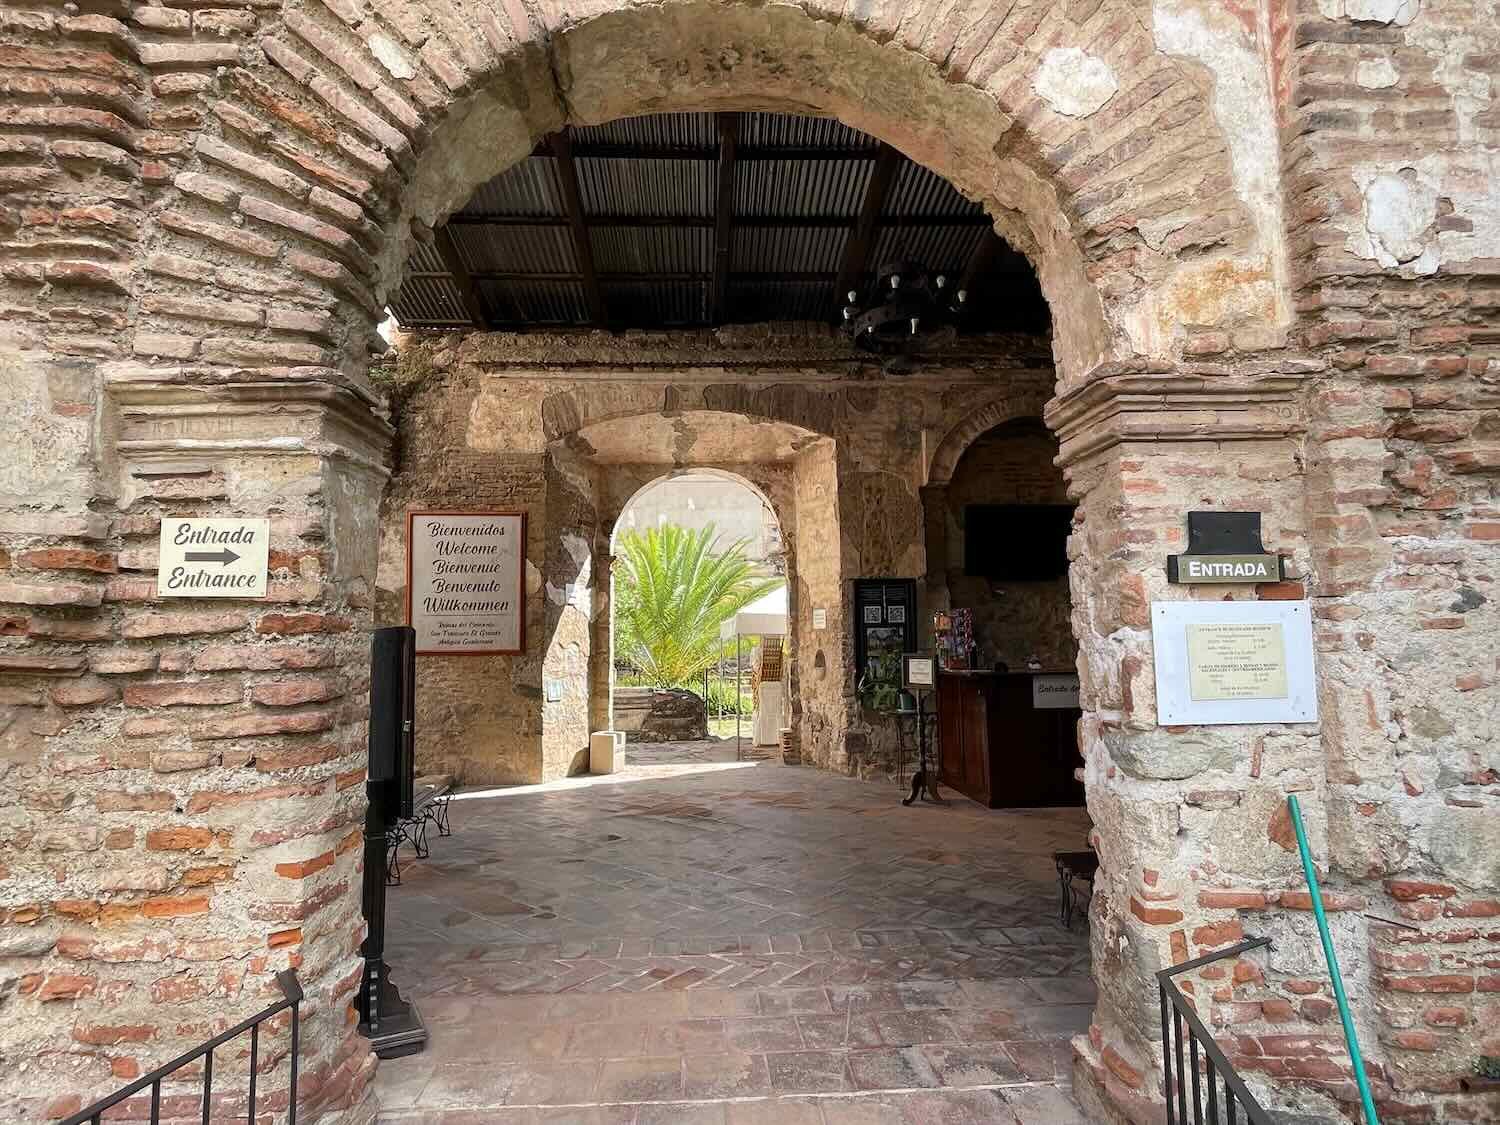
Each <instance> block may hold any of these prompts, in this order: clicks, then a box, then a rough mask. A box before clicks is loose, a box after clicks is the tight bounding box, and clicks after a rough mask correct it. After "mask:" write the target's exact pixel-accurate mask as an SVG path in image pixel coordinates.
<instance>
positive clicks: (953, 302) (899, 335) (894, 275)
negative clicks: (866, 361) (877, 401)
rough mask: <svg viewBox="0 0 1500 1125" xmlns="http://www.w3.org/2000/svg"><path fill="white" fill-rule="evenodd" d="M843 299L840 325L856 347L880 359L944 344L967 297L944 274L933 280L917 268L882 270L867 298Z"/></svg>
mask: <svg viewBox="0 0 1500 1125" xmlns="http://www.w3.org/2000/svg"><path fill="white" fill-rule="evenodd" d="M845 296H846V297H847V298H848V299H849V303H848V304H847V305H845V306H844V325H845V327H846V328H848V330H849V334H850V336H852V337H853V339H854V343H855V344H856V345H857V346H858V347H861V348H864V349H865V350H866V351H870V352H875V353H876V354H878V355H908V354H910V353H912V352H919V351H926V350H928V349H931V348H933V347H935V346H937V345H940V344H945V343H947V342H948V341H949V340H951V339H952V338H953V337H954V336H955V335H957V332H958V329H957V322H958V318H959V315H960V314H961V313H962V312H963V309H964V302H965V301H967V300H968V297H969V294H968V293H967V292H966V291H965V290H964V289H962V288H960V287H959V286H957V285H955V284H954V282H953V280H952V279H951V278H949V277H948V276H947V275H945V274H941V273H940V274H937V275H935V276H934V275H931V274H929V273H928V271H927V267H926V266H924V265H922V264H921V263H920V262H913V261H903V262H891V263H889V264H887V265H883V266H881V267H880V270H879V272H878V273H877V274H876V275H875V286H874V288H873V290H872V291H871V293H870V298H869V300H868V301H867V302H865V303H864V304H863V305H861V304H860V300H859V293H858V292H857V291H856V290H853V289H851V290H849V292H848V293H846V294H845Z"/></svg>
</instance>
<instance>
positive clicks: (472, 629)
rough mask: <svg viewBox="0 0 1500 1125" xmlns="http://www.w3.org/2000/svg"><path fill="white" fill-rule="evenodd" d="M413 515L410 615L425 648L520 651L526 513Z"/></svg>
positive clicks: (409, 527) (434, 650)
mask: <svg viewBox="0 0 1500 1125" xmlns="http://www.w3.org/2000/svg"><path fill="white" fill-rule="evenodd" d="M406 519H407V524H406V552H407V554H406V566H407V575H406V616H407V621H408V622H409V623H410V624H411V626H412V627H413V628H414V629H415V630H416V631H417V652H418V654H432V653H484V652H489V653H516V652H520V651H521V649H522V648H523V647H524V645H525V624H524V622H525V596H524V592H523V589H522V578H523V569H522V568H523V559H524V558H525V555H526V516H525V514H524V513H521V512H409V513H407V517H406Z"/></svg>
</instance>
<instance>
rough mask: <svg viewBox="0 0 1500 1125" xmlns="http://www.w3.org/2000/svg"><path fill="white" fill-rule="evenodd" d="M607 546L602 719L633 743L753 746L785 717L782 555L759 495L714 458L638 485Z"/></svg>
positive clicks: (648, 751)
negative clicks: (708, 464) (606, 688)
mask: <svg viewBox="0 0 1500 1125" xmlns="http://www.w3.org/2000/svg"><path fill="white" fill-rule="evenodd" d="M610 538H611V545H610V557H611V565H610V594H609V610H610V651H611V654H612V655H611V660H610V671H611V675H612V685H611V691H610V729H611V730H615V731H619V732H621V733H623V734H624V735H625V741H626V744H627V745H629V744H631V743H634V744H636V749H635V750H634V751H633V753H634V754H636V755H637V756H640V755H642V754H644V755H647V756H649V757H652V758H655V759H673V760H676V759H679V758H682V757H684V756H689V757H702V756H704V755H707V756H708V758H709V759H710V760H717V759H719V758H720V757H721V756H722V752H723V751H727V749H728V744H730V743H731V740H732V745H733V749H734V754H735V758H736V759H742V758H744V757H745V755H746V750H747V749H748V750H749V752H750V754H751V755H752V756H765V755H766V754H768V753H769V748H774V747H775V746H776V745H777V740H778V738H779V732H780V730H781V729H782V727H784V726H785V725H786V721H787V717H788V715H789V702H790V701H789V699H788V697H787V695H786V693H785V688H786V686H787V685H786V684H785V683H784V682H783V668H784V663H785V661H784V657H786V656H787V652H786V642H787V639H788V637H789V635H790V630H789V629H788V625H787V622H788V615H787V605H788V603H787V557H786V553H785V551H784V550H783V547H782V533H781V525H780V522H779V521H778V520H777V518H776V512H775V509H774V508H773V506H772V504H771V501H770V499H769V498H768V497H767V496H766V495H765V493H764V492H762V491H761V490H760V489H758V488H756V487H755V486H754V485H752V484H751V483H749V481H747V480H746V479H745V478H744V477H742V476H739V475H738V474H734V473H730V472H727V471H725V470H722V469H718V470H715V469H684V470H674V471H672V472H669V473H667V474H665V475H664V476H662V477H660V478H658V479H657V480H655V481H653V482H651V483H650V484H647V485H645V486H644V487H643V488H641V489H640V490H639V491H638V492H637V493H636V494H635V495H634V496H633V497H631V499H630V500H629V501H628V502H627V503H626V505H625V507H624V509H623V510H622V511H621V513H620V515H619V517H618V518H617V519H616V521H615V525H614V530H613V533H612V535H611V537H610Z"/></svg>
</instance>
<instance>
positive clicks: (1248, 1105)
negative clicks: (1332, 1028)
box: [1156, 938, 1274, 1125]
mask: <svg viewBox="0 0 1500 1125" xmlns="http://www.w3.org/2000/svg"><path fill="white" fill-rule="evenodd" d="M1270 944H1271V939H1270V938H1251V939H1249V940H1248V941H1242V942H1240V944H1238V945H1233V946H1230V947H1229V948H1228V949H1221V950H1219V951H1218V952H1217V953H1210V954H1208V955H1207V956H1204V957H1195V958H1193V959H1192V960H1191V961H1184V962H1182V964H1180V965H1173V966H1172V967H1171V968H1169V969H1162V970H1161V971H1160V972H1158V973H1157V974H1156V985H1157V990H1158V991H1159V993H1160V995H1161V1061H1162V1076H1163V1083H1162V1092H1163V1093H1164V1094H1165V1096H1166V1099H1167V1125H1188V1122H1189V1121H1190V1120H1191V1121H1192V1122H1193V1125H1203V1123H1204V1122H1209V1123H1210V1125H1220V1123H1221V1122H1227V1123H1228V1125H1236V1122H1237V1117H1236V1114H1235V1110H1236V1108H1239V1109H1243V1110H1244V1111H1245V1120H1246V1121H1247V1122H1249V1125H1274V1123H1273V1121H1272V1118H1271V1115H1270V1114H1269V1113H1267V1112H1266V1110H1265V1109H1264V1108H1263V1107H1262V1106H1261V1104H1260V1103H1259V1102H1258V1101H1256V1100H1255V1095H1254V1094H1252V1093H1251V1092H1250V1089H1249V1087H1247V1086H1246V1085H1245V1082H1244V1079H1242V1078H1241V1077H1240V1076H1239V1074H1238V1073H1236V1072H1235V1069H1234V1067H1233V1066H1232V1065H1231V1064H1230V1062H1229V1059H1228V1058H1227V1057H1226V1056H1225V1054H1224V1052H1223V1051H1221V1050H1220V1049H1219V1045H1218V1043H1216V1042H1215V1041H1214V1037H1213V1035H1212V1033H1210V1032H1209V1030H1208V1028H1207V1027H1205V1026H1204V1024H1203V1021H1202V1020H1201V1019H1200V1018H1199V1017H1198V1013H1197V1012H1196V1011H1195V1010H1194V1009H1193V1006H1192V1005H1191V1004H1190V1003H1188V1000H1187V997H1186V996H1184V995H1183V993H1182V990H1181V989H1180V988H1178V987H1177V983H1176V981H1174V980H1173V979H1172V978H1173V977H1175V976H1178V975H1179V974H1181V973H1188V972H1192V971H1193V970H1194V969H1200V968H1202V967H1203V966H1204V965H1208V964H1212V963H1213V962H1215V961H1222V960H1224V959H1226V958H1229V957H1238V956H1240V954H1242V953H1248V952H1249V951H1250V950H1252V949H1260V948H1262V947H1268V946H1269V945H1270ZM1184 1023H1185V1024H1186V1025H1187V1030H1188V1063H1187V1065H1184V1063H1183V1057H1182V1056H1183V1050H1182V1040H1183V1031H1182V1028H1183V1024H1184ZM1174 1032H1175V1035H1174ZM1200 1049H1201V1050H1202V1052H1203V1074H1202V1075H1200V1073H1199V1065H1198V1061H1199V1060H1198V1053H1199V1051H1200ZM1174 1054H1175V1055H1176V1062H1177V1071H1176V1073H1177V1081H1176V1083H1175V1087H1176V1090H1175V1093H1176V1095H1177V1097H1176V1102H1177V1104H1176V1105H1175V1106H1174V1105H1173V1104H1172V1102H1173V1097H1172V1095H1173V1092H1174V1090H1173V1087H1174V1083H1173V1081H1172V1073H1173V1071H1172V1061H1173V1055H1174ZM1189 1073H1191V1076H1192V1077H1191V1080H1192V1087H1193V1101H1192V1106H1193V1113H1192V1117H1191V1118H1189V1116H1188V1093H1187V1087H1188V1083H1187V1080H1186V1079H1187V1076H1188V1074H1189ZM1204 1079H1206V1080H1207V1081H1206V1086H1207V1095H1208V1098H1207V1105H1206V1107H1205V1104H1204V1092H1205V1091H1204V1086H1205V1082H1204ZM1215 1079H1218V1080H1219V1081H1222V1083H1223V1085H1224V1099H1223V1110H1224V1116H1222V1117H1221V1116H1220V1104H1219V1091H1218V1086H1217V1085H1216V1083H1215ZM1205 1108H1206V1112H1205Z"/></svg>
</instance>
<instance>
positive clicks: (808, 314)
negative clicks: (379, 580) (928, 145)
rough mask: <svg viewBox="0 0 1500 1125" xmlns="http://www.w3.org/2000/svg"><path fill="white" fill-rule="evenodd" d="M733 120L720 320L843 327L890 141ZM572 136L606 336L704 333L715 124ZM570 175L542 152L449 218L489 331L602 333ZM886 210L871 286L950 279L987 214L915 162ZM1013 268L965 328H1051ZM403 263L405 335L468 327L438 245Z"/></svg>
mask: <svg viewBox="0 0 1500 1125" xmlns="http://www.w3.org/2000/svg"><path fill="white" fill-rule="evenodd" d="M737 116H738V122H739V130H738V151H740V152H742V153H747V154H748V156H747V158H746V159H743V160H740V161H738V162H737V163H736V165H735V169H734V181H735V182H734V191H733V193H732V195H733V199H732V201H731V214H730V226H731V232H732V237H731V242H730V253H729V255H728V262H729V265H730V270H729V276H728V278H727V279H726V288H725V293H726V301H725V306H726V307H724V308H722V309H720V310H718V314H719V319H721V320H729V321H737V322H744V321H757V320H808V319H812V320H818V319H825V318H826V319H834V318H837V317H838V315H839V309H840V307H841V306H842V304H843V300H842V295H841V294H836V293H834V292H833V288H834V279H835V277H836V276H837V274H838V272H839V269H840V266H841V265H842V264H843V260H844V256H845V253H846V251H847V250H848V248H849V245H850V241H851V239H853V238H854V237H855V222H856V219H857V217H858V216H859V214H860V212H861V209H862V206H863V204H864V201H865V197H866V194H867V192H868V190H869V188H870V184H871V179H872V173H873V171H874V169H875V166H876V162H875V160H874V159H873V158H874V156H875V155H876V154H877V153H878V151H879V149H880V143H879V142H878V141H877V140H876V139H875V138H873V137H870V136H867V135H866V134H863V133H860V132H857V131H856V130H854V129H851V128H849V127H848V126H846V125H844V124H842V123H840V122H838V121H834V120H830V119H824V118H812V117H800V116H796V115H793V114H782V113H741V114H738V115H737ZM570 138H571V141H572V152H573V167H574V170H575V174H576V176H577V180H578V188H579V192H578V194H579V201H580V204H581V208H580V210H581V217H582V221H583V223H584V224H585V226H586V227H587V238H588V241H589V247H590V249H591V251H592V259H593V268H594V277H595V282H594V283H595V284H597V286H598V292H599V295H600V297H601V298H602V302H603V305H604V308H605V313H606V317H607V320H608V323H609V326H610V327H634V326H639V327H651V326H668V325H701V324H705V323H708V318H709V316H710V315H712V313H713V311H714V310H713V309H712V308H711V306H710V300H709V297H710V294H711V292H712V288H713V286H712V277H713V271H714V267H715V261H716V255H715V253H714V245H715V237H716V232H715V220H716V209H717V206H718V187H719V184H718V178H719V167H718V158H717V154H718V151H719V128H718V123H717V121H716V120H715V115H714V114H712V113H672V114H655V115H650V116H643V117H631V118H623V119H621V120H618V121H612V122H609V123H608V124H605V125H590V126H580V127H577V128H574V129H572V130H571V131H570ZM778 151H785V152H786V153H787V155H786V156H785V157H778V156H777V155H776V154H777V153H778ZM560 167H561V162H560V161H559V160H558V159H557V158H556V157H555V156H554V155H553V154H552V149H551V146H550V145H548V144H543V145H541V146H539V148H538V150H537V154H536V155H533V156H531V157H528V158H527V159H525V160H522V161H520V162H519V163H518V164H516V165H514V166H513V167H511V168H509V169H507V170H506V171H504V172H502V173H501V174H500V175H498V176H496V177H494V178H493V179H492V180H490V181H489V182H488V183H485V184H483V185H481V186H480V187H479V189H478V190H476V191H475V193H474V196H473V198H471V199H470V200H469V201H468V203H466V204H465V205H464V207H463V208H462V209H461V210H460V211H459V212H458V213H457V215H455V216H454V218H453V220H452V221H450V222H449V224H448V231H449V233H450V234H451V235H452V239H453V243H454V246H455V249H456V251H457V253H458V256H459V258H460V259H461V262H462V265H463V267H464V269H466V270H467V271H468V272H469V274H470V275H471V280H472V283H473V284H474V286H475V288H476V290H477V294H478V297H479V299H480V302H481V304H482V307H483V308H484V310H485V312H486V314H487V316H488V318H489V321H490V323H492V324H495V325H504V326H523V325H537V326H542V325H547V326H558V325H585V324H589V323H591V321H590V310H591V307H592V305H591V302H590V300H589V289H588V285H589V282H588V280H587V279H585V278H584V277H583V275H582V271H581V265H580V261H579V255H578V253H577V248H576V246H575V243H574V237H575V236H574V230H573V227H572V225H571V223H570V221H569V216H568V207H567V198H568V196H567V193H566V192H565V190H564V186H563V185H564V179H563V177H562V176H561V175H560ZM881 215H882V220H881V224H880V225H878V226H877V229H876V231H875V236H874V238H873V239H872V240H871V242H870V244H869V246H868V249H867V252H866V254H865V260H864V272H863V275H862V280H861V282H860V284H865V283H866V281H867V279H868V278H869V277H870V276H871V275H872V273H873V271H874V270H876V269H877V268H878V267H879V266H880V265H881V264H882V263H883V262H886V261H890V260H894V259H898V258H902V257H907V258H916V259H918V260H920V261H922V262H923V263H925V264H926V265H927V266H928V268H929V269H931V270H932V271H934V272H939V271H941V272H944V273H947V274H949V275H951V276H953V277H954V278H955V280H956V279H957V277H958V276H959V275H961V274H962V272H963V270H964V268H965V266H966V264H967V263H968V262H969V260H970V257H971V256H972V254H973V252H974V249H975V248H976V247H977V246H978V245H979V243H980V240H981V239H982V238H983V237H984V234H985V230H986V224H985V223H984V222H983V209H982V208H981V207H980V206H979V205H978V204H975V203H971V202H970V201H968V200H966V199H964V198H963V196H962V195H960V194H959V193H958V192H957V191H956V190H955V189H954V188H953V186H952V185H951V184H949V183H948V182H947V181H945V180H944V179H943V178H942V177H941V176H938V175H936V174H935V173H933V172H931V171H929V170H927V169H925V168H922V167H920V166H918V165H915V164H912V163H911V162H910V161H907V160H903V161H902V162H901V164H900V165H899V166H898V168H897V171H896V174H895V177H894V178H893V180H892V181H891V184H890V188H889V190H888V192H887V194H886V198H885V200H884V202H883V205H882V207H881ZM736 219H739V220H749V219H754V220H755V222H756V224H758V225H750V224H749V223H748V222H745V221H741V222H739V223H736V222H735V220H736ZM947 219H952V220H954V222H953V223H952V224H951V225H950V224H949V223H947V222H945V221H944V220H947ZM976 219H978V220H979V221H978V222H976ZM768 220H769V221H768ZM780 220H785V222H784V223H782V222H780ZM902 220H908V222H906V223H904V224H903V223H902ZM1002 266H1003V263H1000V262H999V261H998V260H997V264H996V266H994V267H992V271H998V272H993V273H992V276H988V277H984V278H980V279H978V280H976V282H975V285H974V290H975V297H974V300H973V304H972V306H971V307H972V309H973V311H972V312H971V314H970V315H969V317H968V318H967V319H968V321H969V322H970V326H971V327H972V328H973V329H974V330H984V331H989V330H994V329H999V328H1005V327H1018V326H1019V327H1025V326H1026V325H1031V326H1032V327H1037V326H1041V325H1044V323H1045V304H1044V303H1043V302H1041V297H1040V290H1039V288H1038V287H1037V284H1036V279H1035V277H1034V276H1030V275H1025V276H1017V275H1014V274H1013V273H1008V272H1005V269H1004V268H1002ZM407 270H408V272H407V278H406V281H405V283H404V284H403V285H402V287H401V290H400V292H399V294H398V295H397V297H396V300H395V301H393V302H392V305H391V307H392V310H393V311H394V312H395V314H396V317H397V319H398V320H399V321H400V322H401V323H402V324H403V325H405V326H407V327H416V328H420V327H453V326H455V325H463V324H467V323H469V318H468V313H467V305H466V303H465V301H464V300H463V294H462V293H461V292H460V290H459V288H458V283H457V282H456V280H455V279H454V278H453V277H452V276H450V275H449V273H448V270H447V267H446V264H445V262H444V260H443V256H442V254H440V253H439V252H438V249H437V248H436V247H435V246H422V245H418V246H416V247H414V249H413V252H412V255H411V258H410V260H409V262H408V266H407ZM1018 319H1019V320H1020V321H1021V322H1022V323H1021V324H1019V325H1018V324H1017V323H1016V322H1017V320H1018Z"/></svg>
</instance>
